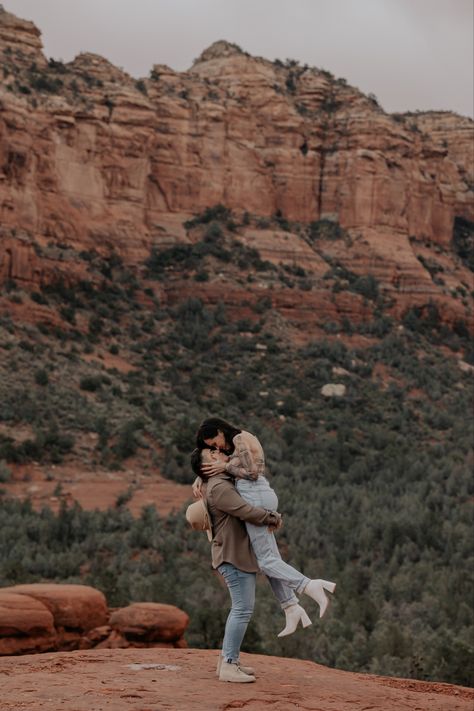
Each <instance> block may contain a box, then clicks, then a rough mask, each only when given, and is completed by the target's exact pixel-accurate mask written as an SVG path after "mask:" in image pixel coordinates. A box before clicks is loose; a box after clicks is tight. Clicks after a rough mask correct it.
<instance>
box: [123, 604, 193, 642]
mask: <svg viewBox="0 0 474 711" xmlns="http://www.w3.org/2000/svg"><path fill="white" fill-rule="evenodd" d="M188 623H189V617H188V615H187V614H186V613H185V612H183V611H182V610H180V609H179V608H177V607H174V605H164V604H160V603H156V602H135V603H133V604H132V605H129V606H128V607H123V608H121V609H119V610H115V611H114V612H113V613H112V614H111V616H110V625H111V627H112V628H113V629H115V630H116V631H118V632H120V633H121V634H122V635H123V636H125V637H126V638H127V639H132V640H133V639H135V640H136V639H139V640H140V641H143V642H176V641H178V640H179V639H180V638H181V637H182V636H183V634H184V631H185V629H186V627H187V626H188Z"/></svg>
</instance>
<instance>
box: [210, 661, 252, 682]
mask: <svg viewBox="0 0 474 711" xmlns="http://www.w3.org/2000/svg"><path fill="white" fill-rule="evenodd" d="M219 681H233V682H236V683H237V684H248V683H249V682H251V681H255V677H254V676H252V675H251V674H244V672H243V671H242V669H241V668H240V667H239V665H238V664H232V663H231V662H226V661H225V659H223V660H222V662H221V670H220V672H219Z"/></svg>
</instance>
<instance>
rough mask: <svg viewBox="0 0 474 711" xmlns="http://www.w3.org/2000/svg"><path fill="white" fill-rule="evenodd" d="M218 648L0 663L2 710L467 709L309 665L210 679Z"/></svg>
mask: <svg viewBox="0 0 474 711" xmlns="http://www.w3.org/2000/svg"><path fill="white" fill-rule="evenodd" d="M217 654H218V653H217V651H212V650H197V649H192V650H183V649H153V650H152V649H148V650H143V649H134V650H130V649H126V650H106V651H96V650H90V651H76V652H69V653H53V654H42V655H41V656H31V655H26V656H23V657H21V658H17V657H4V658H3V659H2V672H3V674H2V676H3V679H2V708H3V710H4V711H19V710H20V709H24V708H27V707H28V708H34V709H35V711H36V710H37V711H40V710H42V709H44V710H45V711H60V709H64V708H70V709H72V708H74V709H75V710H76V711H82V709H84V710H88V709H91V708H93V709H102V710H103V711H106V710H108V709H111V710H113V711H125V709H127V710H129V709H136V710H137V711H138V710H140V711H145V709H151V708H160V709H173V710H174V711H181V710H183V711H184V709H186V710H189V711H194V710H195V711H203V709H206V711H218V710H219V711H226V710H229V709H236V708H238V709H245V711H262V710H263V709H267V708H270V707H271V708H272V709H275V711H290V710H293V709H303V710H304V711H334V709H337V711H362V710H363V709H374V710H375V709H376V710H377V711H401V710H402V709H403V711H425V710H427V709H430V711H468V710H470V709H472V703H473V699H474V694H473V692H472V690H470V689H466V688H464V687H458V686H451V685H449V684H434V683H424V682H420V681H412V680H407V679H389V678H386V677H374V676H369V675H366V674H351V673H349V672H342V671H337V670H335V669H328V668H326V667H323V666H321V665H319V664H314V663H313V662H306V661H301V660H296V659H285V658H280V657H267V656H258V655H254V654H252V655H250V654H245V655H242V659H243V661H244V663H245V664H249V665H252V666H253V667H254V668H255V670H256V674H257V681H256V682H255V683H253V684H223V683H221V682H219V681H217V679H216V676H215V665H216V659H217Z"/></svg>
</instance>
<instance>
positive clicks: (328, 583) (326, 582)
mask: <svg viewBox="0 0 474 711" xmlns="http://www.w3.org/2000/svg"><path fill="white" fill-rule="evenodd" d="M321 584H322V586H323V588H324V589H325V590H327V591H328V592H330V593H333V592H334V590H335V589H336V583H331V581H330V580H321Z"/></svg>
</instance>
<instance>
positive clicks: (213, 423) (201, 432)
mask: <svg viewBox="0 0 474 711" xmlns="http://www.w3.org/2000/svg"><path fill="white" fill-rule="evenodd" d="M241 431H242V430H238V429H237V427H234V426H233V425H230V424H229V423H228V422H226V421H225V420H221V418H220V417H208V418H207V419H206V420H203V421H202V422H201V424H200V425H199V429H198V431H197V435H196V446H197V447H198V449H206V447H207V444H206V442H205V440H206V439H211V438H212V437H217V434H218V432H222V434H223V435H224V437H225V441H226V444H227V453H228V454H232V452H233V451H234V443H233V442H232V440H233V439H234V437H235V435H238V434H240V433H241Z"/></svg>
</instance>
